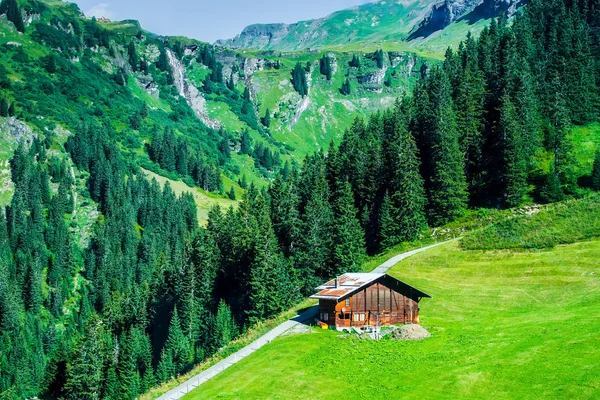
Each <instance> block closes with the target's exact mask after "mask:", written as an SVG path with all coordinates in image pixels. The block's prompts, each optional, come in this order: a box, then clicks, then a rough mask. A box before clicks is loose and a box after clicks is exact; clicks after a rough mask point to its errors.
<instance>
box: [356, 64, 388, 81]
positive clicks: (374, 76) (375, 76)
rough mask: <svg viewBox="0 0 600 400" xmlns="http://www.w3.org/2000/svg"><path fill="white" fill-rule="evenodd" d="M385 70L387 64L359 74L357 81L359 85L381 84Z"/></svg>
mask: <svg viewBox="0 0 600 400" xmlns="http://www.w3.org/2000/svg"><path fill="white" fill-rule="evenodd" d="M386 71H387V66H384V67H383V68H382V69H378V70H377V71H373V72H370V73H368V74H365V75H362V76H359V77H358V83H360V84H361V85H381V84H382V83H383V80H384V79H385V73H386Z"/></svg>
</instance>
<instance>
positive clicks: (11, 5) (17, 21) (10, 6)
mask: <svg viewBox="0 0 600 400" xmlns="http://www.w3.org/2000/svg"><path fill="white" fill-rule="evenodd" d="M0 10H1V11H0V14H4V13H6V18H7V19H8V20H9V21H10V22H12V23H13V24H14V25H15V28H16V29H17V32H25V25H24V24H23V17H22V16H21V9H20V8H19V5H18V4H17V0H3V1H2V4H0Z"/></svg>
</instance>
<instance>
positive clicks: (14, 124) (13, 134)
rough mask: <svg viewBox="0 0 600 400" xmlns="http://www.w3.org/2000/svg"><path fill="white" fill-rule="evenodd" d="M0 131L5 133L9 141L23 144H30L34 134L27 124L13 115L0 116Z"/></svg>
mask: <svg viewBox="0 0 600 400" xmlns="http://www.w3.org/2000/svg"><path fill="white" fill-rule="evenodd" d="M0 133H2V134H3V135H5V136H6V137H7V138H8V139H9V140H10V141H14V142H16V143H23V144H25V145H29V144H31V141H32V140H33V138H34V136H35V135H34V134H33V130H32V129H31V128H30V127H29V125H27V124H26V123H25V122H23V121H20V120H18V119H16V118H15V117H10V118H0Z"/></svg>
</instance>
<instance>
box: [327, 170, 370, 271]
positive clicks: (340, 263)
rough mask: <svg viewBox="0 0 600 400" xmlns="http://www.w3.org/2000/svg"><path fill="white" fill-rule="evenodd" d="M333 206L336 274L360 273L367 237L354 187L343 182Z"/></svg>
mask: <svg viewBox="0 0 600 400" xmlns="http://www.w3.org/2000/svg"><path fill="white" fill-rule="evenodd" d="M335 198H336V200H335V202H334V206H333V215H334V218H333V265H334V267H335V271H334V274H335V275H337V274H340V273H346V272H358V271H359V270H360V268H361V265H362V260H363V258H364V256H365V237H364V231H363V230H362V228H361V226H360V223H359V221H358V219H357V218H356V216H357V214H358V212H357V210H356V207H355V206H354V195H353V193H352V187H351V186H350V184H349V183H348V182H347V181H345V182H342V183H341V184H340V185H339V187H338V190H337V192H336V194H335Z"/></svg>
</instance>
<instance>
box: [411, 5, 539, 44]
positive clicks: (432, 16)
mask: <svg viewBox="0 0 600 400" xmlns="http://www.w3.org/2000/svg"><path fill="white" fill-rule="evenodd" d="M526 3H527V0H443V1H438V2H437V3H435V4H433V5H432V7H431V11H430V12H429V14H428V15H427V16H426V17H425V18H424V19H423V21H421V23H420V24H419V25H417V27H416V28H415V30H414V31H413V32H412V33H411V34H410V36H409V37H408V39H409V40H413V39H417V38H425V37H428V36H430V35H431V34H433V33H434V32H437V31H440V30H442V29H445V28H446V27H448V26H449V25H450V24H452V23H453V22H455V21H459V20H462V19H464V20H467V21H469V22H470V23H474V22H477V21H479V20H481V19H489V18H495V17H497V16H499V15H501V14H504V15H505V16H507V17H511V16H513V15H514V14H515V13H516V12H517V10H518V9H519V7H521V6H523V5H525V4H526Z"/></svg>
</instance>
